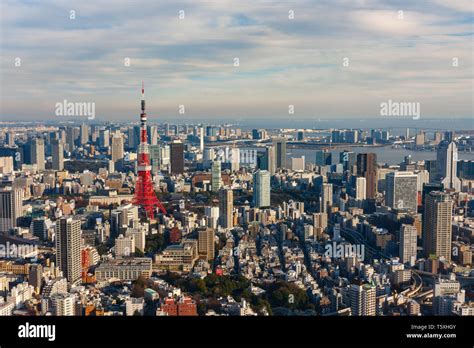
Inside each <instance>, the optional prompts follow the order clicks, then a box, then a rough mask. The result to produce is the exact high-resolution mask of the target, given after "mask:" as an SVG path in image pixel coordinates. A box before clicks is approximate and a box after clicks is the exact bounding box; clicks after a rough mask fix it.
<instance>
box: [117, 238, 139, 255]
mask: <svg viewBox="0 0 474 348" xmlns="http://www.w3.org/2000/svg"><path fill="white" fill-rule="evenodd" d="M133 253H135V238H134V236H133V235H128V236H124V235H123V234H121V235H119V236H118V238H116V239H115V257H127V256H131V255H132V254H133Z"/></svg>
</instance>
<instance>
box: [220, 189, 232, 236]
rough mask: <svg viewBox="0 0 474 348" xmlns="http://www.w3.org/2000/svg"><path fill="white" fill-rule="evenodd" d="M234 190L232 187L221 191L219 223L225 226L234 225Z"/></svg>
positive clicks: (230, 226)
mask: <svg viewBox="0 0 474 348" xmlns="http://www.w3.org/2000/svg"><path fill="white" fill-rule="evenodd" d="M233 210H234V192H233V191H232V190H231V189H221V190H220V191H219V224H220V225H221V226H222V227H223V228H232V227H234V219H233Z"/></svg>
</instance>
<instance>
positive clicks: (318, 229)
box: [313, 213, 328, 239]
mask: <svg viewBox="0 0 474 348" xmlns="http://www.w3.org/2000/svg"><path fill="white" fill-rule="evenodd" d="M327 227H328V214H326V213H314V214H313V233H314V237H315V239H320V238H321V237H322V236H323V233H324V232H325V231H326V228H327Z"/></svg>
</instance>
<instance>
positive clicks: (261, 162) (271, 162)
mask: <svg viewBox="0 0 474 348" xmlns="http://www.w3.org/2000/svg"><path fill="white" fill-rule="evenodd" d="M259 154H261V156H257V167H258V169H262V170H268V171H269V172H270V175H273V174H275V170H276V167H275V165H276V162H275V161H276V156H275V147H274V146H272V145H270V146H267V147H266V148H265V151H264V152H263V153H262V152H259Z"/></svg>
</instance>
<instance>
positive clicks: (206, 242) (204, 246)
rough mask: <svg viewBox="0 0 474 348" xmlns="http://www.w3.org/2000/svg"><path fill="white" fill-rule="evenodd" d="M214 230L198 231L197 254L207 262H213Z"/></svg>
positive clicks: (204, 229)
mask: <svg viewBox="0 0 474 348" xmlns="http://www.w3.org/2000/svg"><path fill="white" fill-rule="evenodd" d="M214 235H215V232H214V229H212V228H203V229H200V230H199V231H198V253H199V254H200V255H203V256H205V258H206V260H207V261H210V260H214V252H215V251H214Z"/></svg>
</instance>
